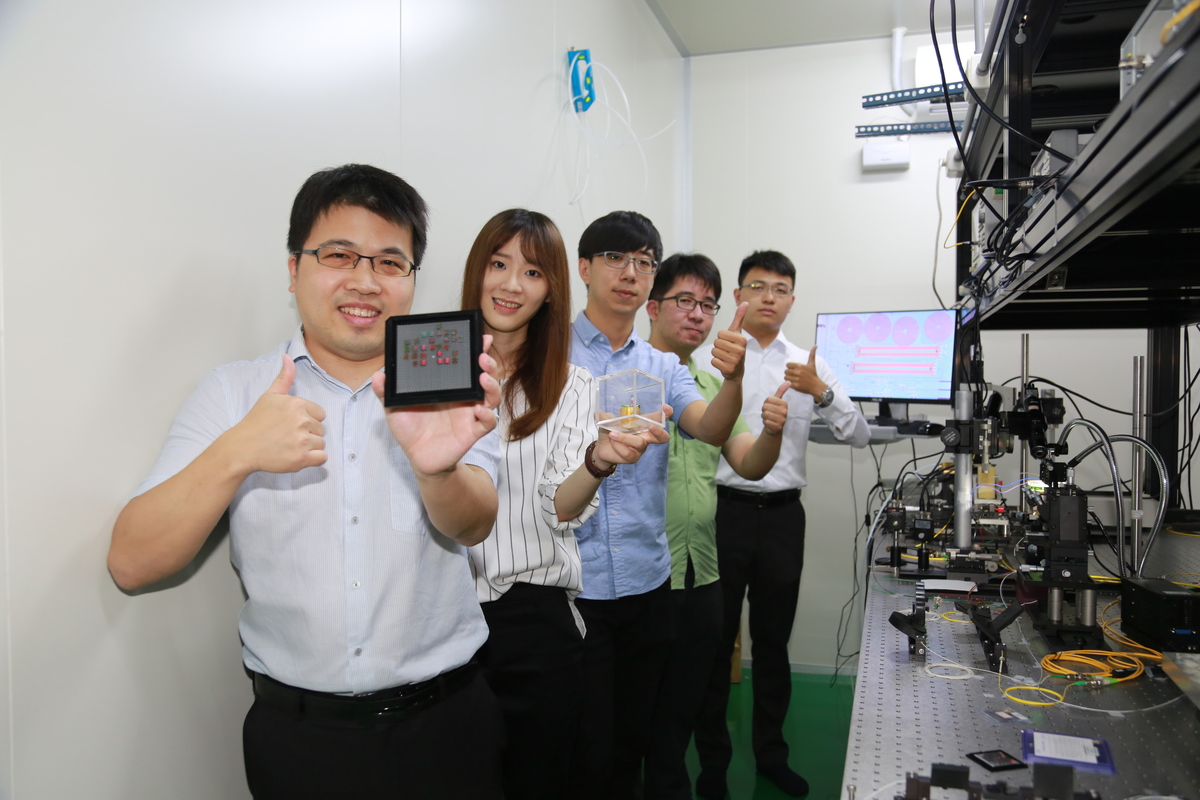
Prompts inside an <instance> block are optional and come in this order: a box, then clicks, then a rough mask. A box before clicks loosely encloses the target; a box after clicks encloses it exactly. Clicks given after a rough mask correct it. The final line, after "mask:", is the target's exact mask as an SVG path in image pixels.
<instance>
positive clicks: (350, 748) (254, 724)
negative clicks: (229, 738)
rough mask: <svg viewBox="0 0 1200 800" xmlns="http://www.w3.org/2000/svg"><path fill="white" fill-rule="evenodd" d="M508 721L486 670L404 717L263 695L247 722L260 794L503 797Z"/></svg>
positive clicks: (284, 797)
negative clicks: (282, 703)
mask: <svg viewBox="0 0 1200 800" xmlns="http://www.w3.org/2000/svg"><path fill="white" fill-rule="evenodd" d="M502 728H503V722H502V720H501V719H500V710H499V708H498V707H497V705H496V699H495V697H494V696H493V695H492V691H491V689H489V688H488V686H487V683H485V682H484V680H483V677H482V676H481V675H477V676H476V677H475V679H474V680H473V681H472V682H471V684H470V685H468V686H466V687H465V688H463V689H461V690H459V691H458V692H455V693H454V694H452V695H450V696H449V697H447V698H445V699H443V700H441V701H440V702H438V703H436V704H434V705H432V706H429V707H428V708H426V709H424V710H422V711H418V712H417V713H415V714H413V715H411V716H408V717H404V718H402V719H393V720H386V721H381V722H374V723H361V722H356V721H342V720H326V719H317V718H313V717H307V716H301V715H299V714H296V713H292V712H288V711H282V710H280V709H279V708H277V707H275V706H272V705H268V704H267V703H265V702H263V701H262V699H257V698H256V699H255V701H254V705H253V706H251V707H250V711H249V713H247V714H246V721H245V724H244V725H243V727H242V748H243V752H244V754H245V758H246V780H247V782H248V783H249V784H250V793H251V794H252V795H254V798H255V800H329V798H332V797H353V798H355V800H385V799H386V800H397V798H404V800H418V799H419V800H426V799H427V800H445V798H464V800H466V798H470V800H475V799H476V798H479V800H484V799H485V798H486V800H492V799H493V798H495V799H496V800H498V799H499V797H500V745H501V741H502V739H503V730H502Z"/></svg>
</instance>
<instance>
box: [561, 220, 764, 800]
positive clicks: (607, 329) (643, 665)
mask: <svg viewBox="0 0 1200 800" xmlns="http://www.w3.org/2000/svg"><path fill="white" fill-rule="evenodd" d="M661 257H662V239H661V237H660V236H659V234H658V231H657V230H656V229H655V227H654V225H653V224H652V223H651V222H650V220H649V219H647V218H646V217H644V216H642V215H641V214H637V213H635V212H631V211H614V212H613V213H611V214H608V215H606V216H604V217H601V218H600V219H598V220H596V221H595V222H593V223H592V224H591V225H589V226H588V228H587V229H586V230H585V231H584V232H583V235H582V237H580V240H579V274H580V276H581V277H582V278H583V282H584V283H585V284H587V286H588V296H587V305H586V307H585V308H584V310H583V313H581V314H580V315H579V316H578V317H576V319H575V322H574V325H573V329H574V335H573V339H572V343H571V363H573V364H577V365H579V366H582V367H586V368H587V369H588V370H589V371H590V372H591V373H592V375H593V376H595V377H597V378H598V377H600V376H602V375H609V374H612V373H616V372H621V371H623V370H627V369H634V368H636V369H640V370H642V371H644V372H647V373H649V374H651V375H654V376H656V377H658V378H661V379H662V381H663V385H664V386H663V388H664V397H665V399H666V403H667V405H669V406H671V408H672V409H673V412H672V417H671V418H672V420H674V422H675V423H676V424H677V425H678V426H679V428H680V430H681V431H683V432H684V433H686V434H687V435H689V436H692V437H695V438H697V439H700V440H702V441H705V442H708V443H709V444H713V445H716V446H718V447H719V446H721V445H722V444H724V443H725V440H726V439H728V438H729V434H730V431H732V430H733V425H734V422H735V421H736V420H737V416H738V413H739V412H740V411H741V407H742V395H741V377H742V369H743V366H742V364H743V360H744V358H745V353H746V339H745V337H743V336H741V335H740V334H739V333H736V332H733V331H722V332H721V333H720V334H719V335H718V338H717V340H716V342H715V343H714V346H713V359H712V362H713V366H714V368H716V369H717V370H718V371H720V372H721V374H722V375H723V376H724V377H725V383H724V385H723V386H722V388H721V390H720V392H718V394H717V396H716V397H714V398H713V400H712V402H711V403H708V402H706V401H705V400H704V399H703V397H701V395H700V393H699V392H698V391H697V390H696V384H695V382H694V381H693V380H692V376H691V375H690V374H689V373H688V370H687V367H685V366H684V365H682V364H680V363H679V359H678V358H677V357H675V356H674V355H672V354H667V353H663V352H661V351H659V350H656V349H655V348H653V347H651V346H650V344H649V343H648V342H646V341H645V340H644V339H642V338H641V337H640V336H638V334H637V331H635V330H634V320H635V318H636V316H637V312H638V309H640V308H641V307H642V306H643V305H644V304H645V302H646V299H647V298H648V297H649V294H650V288H651V285H652V284H653V279H654V273H655V271H657V269H658V261H659V259H660V258H661ZM667 455H668V449H667V446H666V445H650V446H649V447H648V448H647V449H646V452H645V454H643V456H642V458H641V459H640V460H639V461H638V463H636V464H629V465H624V466H621V467H619V468H617V469H616V472H615V473H614V474H611V476H610V477H607V478H606V479H605V480H604V482H603V483H602V484H601V485H600V493H599V494H600V508H599V510H598V511H597V512H596V514H595V515H594V516H593V517H592V518H591V519H589V520H588V521H587V522H585V523H584V524H583V525H582V526H581V527H580V528H579V530H578V531H577V532H576V536H577V538H578V539H579V550H580V556H581V557H582V560H583V593H582V594H580V596H579V598H578V599H577V600H576V606H577V607H578V608H579V611H580V614H582V616H583V618H584V622H585V623H586V624H587V637H586V638H585V639H584V648H585V650H586V655H585V664H586V667H585V669H586V675H585V679H584V696H585V701H584V702H585V707H584V720H583V730H582V732H581V736H580V744H579V748H578V757H577V759H576V763H574V764H573V765H572V780H571V784H572V794H571V796H572V798H592V797H595V798H632V797H635V796H636V795H637V793H638V785H639V783H640V777H639V776H640V772H641V766H642V763H641V762H642V759H643V758H644V757H645V754H646V748H647V744H648V740H649V726H650V717H651V712H652V710H653V708H654V700H655V696H656V694H657V691H658V684H659V680H660V677H661V673H662V667H663V664H664V661H665V658H666V653H667V648H668V645H669V644H670V639H671V636H672V627H673V624H672V606H671V597H670V573H671V553H670V549H669V547H668V545H667V535H666V498H667Z"/></svg>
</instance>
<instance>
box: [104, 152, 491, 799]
mask: <svg viewBox="0 0 1200 800" xmlns="http://www.w3.org/2000/svg"><path fill="white" fill-rule="evenodd" d="M426 219H427V212H426V206H425V202H424V201H423V200H422V199H421V196H420V195H419V194H417V192H416V190H414V189H413V188H412V187H411V186H409V185H408V184H407V183H405V182H404V181H403V180H401V179H400V178H398V177H396V176H395V175H392V174H391V173H389V172H385V171H384V170H381V169H378V168H376V167H371V166H366V165H361V164H348V165H345V166H342V167H336V168H334V169H329V170H324V171H322V172H318V173H316V174H315V175H313V176H311V177H310V178H309V179H308V180H307V181H306V182H305V184H304V186H302V187H301V189H300V192H299V194H297V196H296V200H295V203H294V205H293V207H292V215H291V225H290V228H289V231H288V251H289V253H290V257H289V258H288V273H289V275H290V279H291V286H290V291H291V292H292V293H293V294H294V295H295V300H296V310H297V311H298V312H299V315H300V327H299V329H297V331H296V332H295V334H294V335H293V336H292V337H291V339H290V340H289V341H286V342H284V343H283V344H281V345H280V346H279V347H277V348H276V349H275V350H274V351H273V352H271V353H269V354H267V355H265V356H262V357H261V358H259V359H257V360H255V361H241V362H237V363H235V364H227V365H225V366H223V367H218V368H217V369H215V370H213V371H212V372H211V373H209V375H208V376H207V377H206V378H205V379H204V380H203V381H202V382H201V383H200V386H199V387H198V388H197V389H196V391H195V392H194V393H193V394H192V395H191V397H189V398H188V399H187V401H185V403H184V405H183V407H182V408H181V409H180V411H179V413H178V414H177V415H176V417H175V421H174V423H173V425H172V427H171V431H170V433H169V435H168V437H167V442H166V444H165V445H164V447H163V450H162V452H161V454H160V455H159V458H158V461H157V462H156V463H155V465H154V468H153V470H152V471H151V473H150V475H149V476H148V477H147V478H146V480H144V481H143V482H142V485H141V486H140V487H139V489H138V495H137V496H136V497H134V498H133V499H132V500H131V501H130V502H129V504H128V505H126V507H125V509H124V510H123V511H122V512H121V514H120V516H119V517H118V519H117V522H116V525H115V526H114V528H113V535H112V544H111V547H110V549H109V555H108V566H109V570H110V572H111V573H112V576H113V578H114V579H115V580H116V582H117V584H118V585H119V586H120V587H121V588H123V589H126V590H130V589H136V588H140V587H142V586H146V585H148V584H153V583H155V582H157V581H160V580H162V579H164V578H166V577H168V576H170V575H172V574H173V573H175V572H177V571H178V570H180V569H182V568H183V567H185V566H186V565H187V564H188V563H189V562H191V561H192V559H193V558H195V556H196V553H197V552H198V551H199V549H200V547H201V546H202V545H203V544H204V541H205V539H207V538H208V535H209V532H210V531H211V530H212V529H213V526H214V525H216V523H217V521H218V520H219V519H220V518H221V516H222V515H223V514H225V513H226V511H228V514H229V531H230V553H231V558H232V561H233V565H234V567H235V568H236V569H237V570H238V574H239V576H240V577H241V580H242V585H243V587H244V589H245V592H246V597H247V599H246V604H245V605H244V606H243V608H242V612H241V616H240V619H239V623H238V630H239V633H240V634H241V638H242V645H243V648H242V658H243V661H244V663H245V665H246V669H247V670H248V671H249V672H250V673H251V674H252V676H253V684H254V694H255V702H254V705H253V706H252V707H251V709H250V711H249V713H248V714H247V715H246V720H245V724H244V726H243V730H242V742H243V752H244V755H245V761H246V778H247V782H248V783H249V787H250V791H251V793H252V794H253V795H254V797H255V798H257V800H275V799H276V798H278V800H303V799H304V798H313V800H317V799H318V798H319V799H320V800H327V798H331V797H353V798H356V799H360V798H380V799H381V800H382V798H394V797H406V798H429V800H433V799H434V798H444V797H471V798H498V797H499V796H500V787H499V746H500V739H501V736H502V734H501V731H500V726H501V721H500V718H499V710H498V708H497V706H496V702H495V698H494V697H493V696H492V694H491V691H490V690H489V689H488V688H487V685H486V684H485V683H484V681H483V679H482V677H481V676H480V675H479V674H478V669H477V668H476V666H475V664H474V662H473V661H472V660H471V659H472V656H473V655H474V654H475V651H476V650H478V649H479V647H480V646H481V645H482V644H483V642H484V640H485V639H486V638H487V626H486V624H485V622H484V619H483V615H482V612H481V611H480V609H479V603H478V602H477V601H476V598H475V587H474V585H473V583H472V580H471V574H470V570H469V568H468V565H467V551H466V548H467V546H469V545H472V544H476V543H477V542H479V541H481V540H482V539H483V538H484V537H486V536H487V535H488V533H489V532H490V531H491V529H492V524H493V523H494V521H495V518H496V505H497V498H496V486H495V477H496V464H497V462H498V460H499V457H500V450H499V443H498V440H497V438H496V434H495V432H494V429H495V427H496V417H495V413H494V411H493V409H494V408H495V407H496V405H497V403H498V401H499V397H500V395H499V385H498V383H497V382H496V381H495V379H494V378H493V377H492V373H493V372H494V368H495V367H494V363H493V362H492V360H491V359H490V358H489V357H488V356H486V355H484V356H481V358H480V366H481V367H482V368H483V370H484V373H485V374H484V375H483V376H482V377H481V383H482V384H483V386H484V390H485V394H486V398H485V400H484V402H481V403H476V404H466V403H459V404H450V405H440V406H419V407H410V408H391V409H384V407H383V406H382V404H381V403H380V401H379V399H378V397H379V396H381V395H382V391H383V377H384V376H383V373H382V372H381V369H382V368H383V361H384V333H385V323H386V320H387V318H388V317H391V316H397V315H405V314H408V312H409V309H410V308H411V306H412V301H413V291H414V288H415V282H416V270H417V265H418V264H419V263H420V261H421V257H422V255H423V253H424V250H425V229H426ZM218 244H219V242H218ZM485 338H490V337H485ZM487 347H488V343H487V342H486V341H485V343H484V350H485V351H486V350H487Z"/></svg>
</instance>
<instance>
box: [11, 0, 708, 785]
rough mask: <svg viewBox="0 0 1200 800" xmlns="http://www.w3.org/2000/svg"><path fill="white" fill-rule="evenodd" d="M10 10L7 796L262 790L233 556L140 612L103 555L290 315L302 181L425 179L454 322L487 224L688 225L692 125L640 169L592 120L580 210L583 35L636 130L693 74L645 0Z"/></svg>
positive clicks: (632, 153) (216, 555)
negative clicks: (209, 374) (250, 773)
mask: <svg viewBox="0 0 1200 800" xmlns="http://www.w3.org/2000/svg"><path fill="white" fill-rule="evenodd" d="M0 20H2V21H3V22H4V25H3V26H2V28H3V32H2V34H0V96H3V97H4V98H5V107H4V114H3V116H2V117H0V291H2V306H0V313H2V315H3V316H2V320H0V321H2V325H3V327H2V329H0V335H2V337H3V338H2V339H0V381H2V383H0V413H2V414H3V416H2V417H0V446H2V447H3V453H4V459H5V460H4V461H3V462H2V464H0V468H2V469H3V470H4V471H3V474H2V476H0V478H2V480H3V504H4V506H3V516H2V517H0V524H2V525H3V528H2V529H0V539H2V545H3V546H2V547H0V598H2V600H0V604H2V605H0V623H2V624H0V798H9V797H11V798H16V799H17V800H35V798H56V799H57V798H64V797H88V798H122V799H123V800H125V799H127V798H163V797H170V798H180V799H183V798H215V797H219V798H235V797H245V796H247V792H246V789H245V780H244V777H243V771H242V758H241V742H240V730H241V727H240V726H241V719H242V716H243V714H244V712H245V709H246V708H247V707H248V705H249V703H250V700H251V696H250V686H249V682H248V681H247V680H246V678H245V675H244V674H243V672H242V669H241V662H240V646H239V642H238V637H237V629H236V615H237V611H238V609H239V607H240V605H241V603H242V595H241V591H240V587H239V584H238V581H237V578H236V576H235V575H234V574H233V571H232V570H231V569H230V567H229V564H228V560H227V558H228V553H227V547H226V544H225V542H224V541H223V540H220V539H214V541H213V550H212V552H211V553H210V556H209V557H208V558H207V559H206V560H204V561H203V562H202V563H200V564H199V565H198V566H197V568H196V569H195V570H194V574H190V573H189V574H186V575H183V576H181V577H180V578H179V579H178V580H174V581H171V582H170V583H172V584H178V585H173V586H172V587H171V588H169V589H168V590H163V591H148V592H145V593H142V594H140V595H138V596H127V595H125V594H123V593H121V592H120V591H119V590H118V589H117V588H116V587H115V586H114V585H113V583H112V581H111V579H110V578H109V576H108V574H107V573H106V571H105V568H104V559H105V553H106V550H107V545H108V537H109V532H110V530H111V527H112V524H113V521H114V519H115V518H116V515H117V513H118V511H119V510H120V508H121V507H122V506H123V504H124V503H125V501H126V500H127V499H128V497H129V496H130V494H131V493H132V492H133V490H134V488H135V487H136V485H137V483H138V481H139V480H140V479H141V477H142V476H143V475H144V474H145V473H146V472H147V470H148V469H149V466H150V464H151V463H152V460H153V459H154V457H155V455H156V454H157V451H158V448H159V447H160V445H161V443H162V439H163V436H164V434H165V433H166V430H167V427H168V425H169V423H170V419H171V417H172V415H173V414H174V412H175V410H176V408H177V407H178V406H179V404H180V402H181V401H182V400H183V398H184V397H185V396H186V395H187V393H188V392H190V391H191V389H192V388H193V387H194V386H195V384H196V382H197V381H198V380H199V379H200V378H201V377H202V375H203V374H204V373H205V371H207V370H208V369H210V368H211V367H213V366H215V365H217V364H221V363H224V362H228V361H231V360H235V359H240V358H252V357H254V356H256V355H258V354H259V353H261V352H263V351H265V350H266V349H268V348H270V347H272V346H274V345H275V344H277V343H278V342H279V341H281V340H282V339H284V338H285V337H287V336H289V335H290V333H291V331H292V329H293V328H294V326H295V324H296V318H295V312H294V310H293V307H292V304H291V302H290V297H291V296H290V295H289V294H288V293H287V291H286V286H287V283H286V273H285V252H284V237H285V233H286V226H287V214H288V210H289V207H290V203H291V199H292V197H293V195H294V193H295V191H296V189H297V188H298V187H299V185H300V183H301V182H302V181H303V180H304V178H305V177H307V176H308V175H309V174H310V173H311V172H312V171H314V170H316V169H319V168H322V167H326V166H330V165H334V164H339V163H344V162H349V161H366V162H370V163H374V164H377V165H379V166H382V167H384V168H389V169H392V170H394V171H396V172H398V173H399V174H401V175H403V176H404V177H406V178H407V179H409V180H410V181H412V182H413V184H414V185H415V186H416V187H417V188H418V189H419V190H420V191H422V192H423V193H424V194H425V196H426V198H427V199H428V200H429V201H430V203H431V205H432V207H433V225H432V229H431V246H430V249H429V253H428V257H427V260H426V264H425V267H426V268H425V269H424V270H422V272H421V273H420V280H419V283H418V287H419V289H418V302H417V305H418V310H434V309H439V308H447V307H454V306H456V304H457V300H456V297H457V294H458V288H459V275H460V274H461V264H462V261H463V258H464V256H465V254H466V252H467V249H468V247H469V245H470V241H471V239H472V238H473V236H474V233H475V232H476V231H477V230H478V228H479V227H480V226H481V225H482V223H483V222H484V221H485V220H486V219H487V217H488V216H490V215H491V214H492V213H494V212H496V211H499V210H500V209H502V208H505V207H508V206H511V205H526V206H529V207H532V208H535V209H538V210H541V211H545V212H547V213H549V214H550V215H551V216H552V217H554V218H556V219H557V220H559V221H560V222H561V223H562V227H563V232H564V236H565V238H566V241H567V243H568V247H569V248H572V249H573V246H574V243H575V242H576V241H577V239H578V235H579V233H580V231H581V230H582V228H583V225H584V224H585V222H586V221H590V220H591V219H592V218H594V217H595V216H598V215H600V214H602V213H605V212H607V211H610V210H612V209H613V208H617V207H635V208H637V209H639V210H642V211H644V212H645V213H647V214H648V215H650V216H651V217H652V218H653V219H655V220H656V221H657V222H658V223H659V225H660V227H661V228H662V229H663V233H664V236H666V237H667V238H669V239H673V238H674V236H675V230H676V229H677V228H678V227H679V226H680V220H681V214H680V208H681V207H682V203H681V201H680V192H679V190H678V189H677V187H678V186H679V185H680V182H681V181H680V175H679V168H680V167H679V165H680V157H679V152H680V149H681V146H682V144H681V143H682V142H684V141H686V139H685V137H684V135H683V126H682V125H681V124H680V125H677V126H676V127H675V128H672V129H671V130H669V131H668V132H667V133H666V134H664V135H663V136H660V137H658V138H656V139H654V140H653V141H649V142H646V143H645V144H644V152H645V156H646V160H645V164H646V168H645V170H644V169H643V161H642V158H641V155H640V154H639V152H638V149H637V147H636V146H633V145H621V144H619V143H618V142H616V141H613V140H614V139H616V138H617V137H618V135H621V136H622V138H624V139H630V138H631V137H630V136H629V135H628V133H627V132H622V131H619V130H617V128H616V127H614V129H613V131H612V133H610V135H609V138H608V139H604V138H603V136H602V134H603V133H604V122H605V119H604V117H602V116H598V114H600V113H602V111H603V109H601V110H600V111H594V112H589V113H590V114H593V117H592V118H591V120H592V121H590V122H589V124H590V125H591V126H592V127H594V128H595V129H596V130H597V131H598V133H595V135H594V136H593V140H592V142H593V143H592V145H591V150H592V152H591V154H590V155H591V170H590V176H589V183H588V189H587V191H586V192H585V193H584V194H583V195H582V198H581V200H580V201H579V202H578V203H577V204H576V205H575V206H572V205H570V204H569V201H570V200H571V199H572V197H573V196H574V194H576V193H577V188H576V187H575V186H573V183H572V182H573V181H574V180H575V179H576V177H577V176H576V174H575V172H574V170H573V166H572V165H573V163H574V162H573V161H572V158H573V157H574V155H575V153H576V151H577V149H578V148H579V146H580V141H581V134H580V132H579V129H578V128H577V127H575V122H574V121H573V119H572V117H571V115H569V114H565V113H563V109H565V107H566V102H567V95H566V91H565V89H564V88H563V85H562V84H563V76H564V74H565V54H566V50H567V47H568V46H571V45H575V46H579V47H591V48H592V50H593V55H594V57H595V58H597V59H599V60H601V61H603V62H604V63H606V64H607V65H608V66H609V67H611V69H612V70H613V71H614V72H615V73H616V75H617V76H618V77H619V78H620V80H621V82H622V83H623V84H624V86H625V90H626V92H627V93H628V96H629V101H630V104H631V106H632V109H633V121H634V127H635V128H636V129H637V131H638V133H639V134H640V135H641V136H646V135H648V134H651V133H654V132H656V131H658V130H659V129H660V128H663V127H664V126H666V125H668V123H670V122H671V121H672V120H673V119H675V118H676V117H677V116H678V114H679V111H680V107H681V101H682V96H683V92H682V60H681V59H680V58H679V57H678V56H677V55H676V54H675V51H674V49H673V48H672V47H671V45H670V42H669V41H668V40H667V38H666V36H665V35H664V34H663V33H662V31H661V29H660V28H659V27H658V25H657V23H656V22H655V20H654V19H653V17H652V15H651V14H650V12H649V11H648V10H647V9H646V7H645V5H644V3H642V2H641V0H608V1H607V2H604V3H585V2H583V1H582V0H505V2H488V1H487V0H472V1H471V2H466V0H404V2H403V3H401V2H400V1H399V0H347V2H343V3H339V4H337V5H331V4H328V3H323V2H317V0H290V2H283V0H238V1H236V2H235V0H212V2H207V3H184V2H179V1H177V0H176V1H172V2H163V0H113V2H108V3H90V2H86V1H85V0H38V2H36V3H34V2H25V3H21V2H11V1H10V3H9V4H8V5H7V6H6V7H5V8H4V15H3V17H0ZM610 85H612V84H610ZM613 91H614V92H615V88H614V90H613ZM610 100H613V101H614V104H615V103H618V102H620V101H619V100H616V99H615V98H613V97H610ZM621 110H622V113H623V112H624V108H623V105H622V106H621ZM334 112H336V113H340V114H344V115H345V117H346V121H345V122H338V121H336V120H334V119H332V114H333V113H334ZM610 121H611V120H610ZM644 185H645V186H646V187H647V188H646V189H645V190H643V186H644ZM577 288H578V285H577ZM578 296H580V297H581V296H582V295H581V294H580V295H578Z"/></svg>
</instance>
